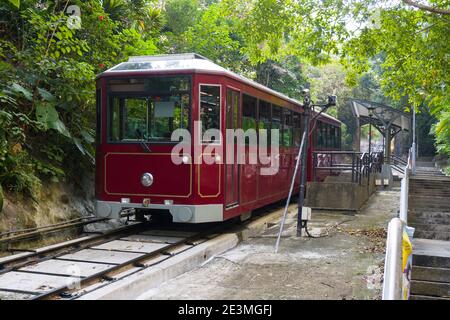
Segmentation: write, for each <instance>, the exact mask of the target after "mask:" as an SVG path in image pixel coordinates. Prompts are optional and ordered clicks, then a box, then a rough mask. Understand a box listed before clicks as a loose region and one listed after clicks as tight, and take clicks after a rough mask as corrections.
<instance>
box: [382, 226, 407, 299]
mask: <svg viewBox="0 0 450 320" xmlns="http://www.w3.org/2000/svg"><path fill="white" fill-rule="evenodd" d="M402 236H403V221H402V220H400V219H399V218H394V219H392V220H391V222H389V225H388V234H387V240H386V257H385V265H384V281H383V296H382V299H383V300H400V299H401V298H402V285H401V280H402Z"/></svg>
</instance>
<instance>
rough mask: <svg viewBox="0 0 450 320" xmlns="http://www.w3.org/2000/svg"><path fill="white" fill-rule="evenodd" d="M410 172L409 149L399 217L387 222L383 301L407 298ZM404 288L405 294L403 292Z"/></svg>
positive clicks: (401, 191) (402, 183)
mask: <svg viewBox="0 0 450 320" xmlns="http://www.w3.org/2000/svg"><path fill="white" fill-rule="evenodd" d="M410 172H411V149H409V152H408V160H407V161H406V165H405V169H404V177H403V178H402V181H401V188H400V211H399V217H398V218H393V219H392V220H391V221H390V222H389V226H388V235H387V240H386V257H385V264H384V281H383V300H400V299H405V298H406V299H407V298H408V297H409V286H407V285H405V283H403V282H404V281H408V280H405V278H406V279H408V277H403V276H402V273H403V272H405V271H404V270H402V267H403V232H404V230H405V229H407V228H408V227H407V223H408V193H409V174H410ZM404 288H406V289H405V290H407V291H405V292H403V290H404Z"/></svg>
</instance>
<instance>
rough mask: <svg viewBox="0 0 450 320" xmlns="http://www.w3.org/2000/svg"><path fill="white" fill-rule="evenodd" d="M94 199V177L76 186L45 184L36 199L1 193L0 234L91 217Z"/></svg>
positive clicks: (6, 192) (5, 191)
mask: <svg viewBox="0 0 450 320" xmlns="http://www.w3.org/2000/svg"><path fill="white" fill-rule="evenodd" d="M0 194H1V193H0ZM0 199H2V197H1V195H0ZM93 200H94V180H93V177H89V178H86V179H84V181H82V183H81V184H77V185H74V184H70V183H67V182H61V183H47V184H45V185H43V186H42V188H41V191H40V192H39V193H38V194H37V195H36V197H35V198H31V197H28V196H24V195H20V194H14V193H11V192H8V191H7V190H4V191H3V210H2V211H0V212H1V214H0V232H5V231H9V230H17V229H23V228H33V227H39V226H44V225H49V224H54V223H57V222H61V221H64V220H69V219H74V218H77V217H81V216H89V215H92V214H93V213H94V206H93ZM0 202H1V201H0Z"/></svg>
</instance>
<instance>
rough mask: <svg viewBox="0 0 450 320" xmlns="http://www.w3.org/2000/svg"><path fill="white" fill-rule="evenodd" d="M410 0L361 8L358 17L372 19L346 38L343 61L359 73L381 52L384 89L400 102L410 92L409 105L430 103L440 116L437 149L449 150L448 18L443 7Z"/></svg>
mask: <svg viewBox="0 0 450 320" xmlns="http://www.w3.org/2000/svg"><path fill="white" fill-rule="evenodd" d="M404 2H405V1H404ZM407 2H408V5H407V6H404V5H396V6H390V7H386V6H385V7H383V9H381V10H380V9H374V7H366V8H364V10H362V11H360V12H358V14H359V16H357V19H360V20H362V19H364V20H366V21H367V18H368V17H372V18H371V19H369V21H370V23H365V24H364V25H363V27H362V29H361V30H360V32H359V33H358V34H356V35H355V36H354V37H353V38H351V39H350V40H349V41H347V42H346V44H345V47H344V50H343V62H344V63H346V64H347V65H351V67H352V68H354V69H355V70H357V73H361V72H364V71H366V70H368V69H369V68H370V65H369V61H370V58H373V57H376V56H377V55H378V56H380V57H381V59H380V66H381V73H380V82H381V87H382V90H383V92H384V93H385V94H387V95H388V96H389V97H391V98H392V99H393V101H396V102H399V101H400V99H402V97H407V98H408V106H409V109H411V108H416V109H418V107H419V106H420V105H422V104H423V105H427V106H428V107H429V108H430V111H431V113H432V114H433V115H434V116H435V117H436V118H437V119H438V121H439V123H438V124H437V125H436V126H435V127H434V128H435V131H434V132H435V134H436V143H437V146H438V150H439V151H440V152H444V153H447V155H450V153H449V151H450V139H446V138H445V137H446V132H447V130H448V129H447V127H448V112H449V108H450V92H449V72H448V70H450V65H449V55H448V52H449V50H450V42H449V41H448V34H449V31H450V24H449V20H448V19H447V18H445V17H443V16H442V14H441V13H442V12H441V13H438V12H435V13H433V12H431V11H430V10H425V8H423V7H422V8H419V10H416V9H414V8H413V7H411V6H409V4H411V3H412V2H411V1H407ZM374 3H375V4H378V3H379V2H378V1H374ZM433 3H434V4H435V7H436V8H445V7H448V1H444V0H435V1H433ZM378 8H380V6H379V7H378ZM375 12H376V13H377V14H376V15H375ZM375 17H377V18H375Z"/></svg>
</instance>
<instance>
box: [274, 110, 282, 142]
mask: <svg viewBox="0 0 450 320" xmlns="http://www.w3.org/2000/svg"><path fill="white" fill-rule="evenodd" d="M282 110H283V109H281V107H279V106H275V105H273V106H272V129H277V130H278V132H279V140H278V144H279V146H282V145H283V143H282V142H283V140H282V139H283V127H282V123H283V122H282V119H283V116H282Z"/></svg>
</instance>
